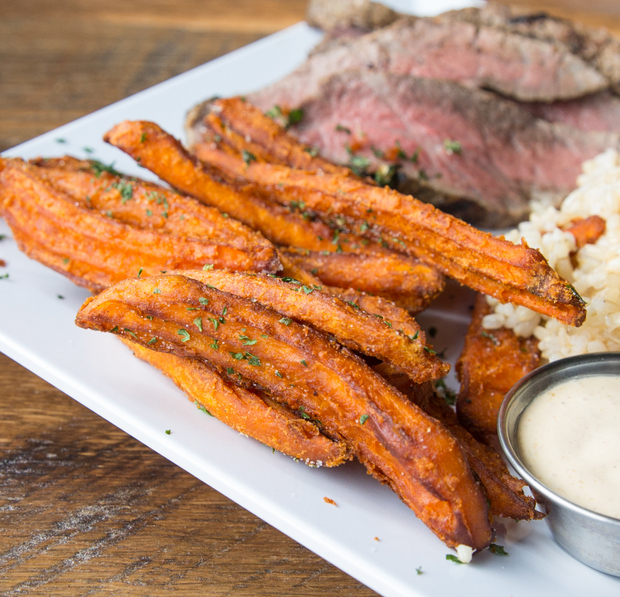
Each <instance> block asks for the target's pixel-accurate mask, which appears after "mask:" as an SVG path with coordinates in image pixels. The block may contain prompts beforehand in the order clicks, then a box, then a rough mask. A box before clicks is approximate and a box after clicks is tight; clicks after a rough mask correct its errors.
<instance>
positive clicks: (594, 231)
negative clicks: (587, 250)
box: [564, 216, 605, 249]
mask: <svg viewBox="0 0 620 597" xmlns="http://www.w3.org/2000/svg"><path fill="white" fill-rule="evenodd" d="M564 230H565V231H566V232H570V233H571V234H572V235H573V236H574V237H575V243H576V244H577V248H578V249H581V247H583V246H585V245H587V244H590V243H595V242H596V241H597V240H598V239H599V238H600V237H601V236H602V235H603V234H604V233H605V220H603V218H601V217H600V216H590V217H589V218H579V219H577V220H573V221H572V222H571V225H570V226H568V227H567V228H564Z"/></svg>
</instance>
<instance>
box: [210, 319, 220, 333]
mask: <svg viewBox="0 0 620 597" xmlns="http://www.w3.org/2000/svg"><path fill="white" fill-rule="evenodd" d="M209 321H210V322H211V323H212V324H213V327H214V328H215V329H216V330H217V328H218V327H220V322H219V321H218V320H217V319H215V317H209Z"/></svg>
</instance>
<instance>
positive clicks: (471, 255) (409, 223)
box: [212, 152, 586, 326]
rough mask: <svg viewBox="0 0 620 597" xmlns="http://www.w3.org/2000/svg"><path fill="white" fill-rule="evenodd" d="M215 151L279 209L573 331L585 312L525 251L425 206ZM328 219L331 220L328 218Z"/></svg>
mask: <svg viewBox="0 0 620 597" xmlns="http://www.w3.org/2000/svg"><path fill="white" fill-rule="evenodd" d="M213 153H214V158H213V160H212V163H213V164H214V165H215V166H217V167H218V168H219V169H221V170H223V171H224V172H226V173H227V175H228V176H230V177H233V176H236V177H237V181H238V182H239V183H241V182H242V181H243V182H245V183H247V184H252V185H255V186H256V187H257V188H260V189H262V192H265V191H267V190H268V191H269V194H270V197H271V198H272V199H273V200H275V201H277V202H279V203H283V204H288V203H290V201H291V199H293V200H294V201H298V202H303V203H304V205H305V206H306V207H307V208H308V209H311V210H312V211H313V212H314V213H316V214H318V215H319V216H320V217H322V218H325V219H326V220H328V221H331V220H333V219H334V217H336V218H341V219H343V220H345V221H346V222H347V224H348V227H349V229H351V230H352V231H359V233H361V234H364V235H365V236H368V237H369V238H372V239H373V240H376V241H380V242H381V243H383V244H386V245H388V246H390V247H391V248H392V249H394V250H395V251H400V252H403V253H405V254H408V255H413V256H416V257H418V258H419V259H421V260H422V261H424V262H426V263H428V264H430V265H433V266H434V267H436V268H437V269H439V271H441V272H443V273H444V274H446V275H448V276H450V277H452V278H454V279H455V280H457V281H458V282H460V283H462V284H465V285H467V286H470V287H471V288H473V289H474V290H479V291H481V292H484V293H486V294H489V295H491V296H494V297H495V298H497V299H498V300H500V301H501V302H512V303H516V304H519V305H523V306H525V307H529V308H530V309H532V310H534V311H537V312H539V313H542V314H544V315H547V316H549V317H553V318H555V319H557V320H559V321H561V322H562V323H566V324H570V325H575V326H579V325H581V324H582V323H583V320H584V319H585V313H586V312H585V306H584V303H583V300H582V299H581V297H580V296H579V295H578V294H577V292H576V291H575V289H574V288H573V287H572V286H571V285H570V284H568V283H567V282H566V281H564V280H563V279H562V278H560V277H559V276H558V275H557V273H556V272H555V271H554V270H553V269H551V268H550V267H549V264H548V263H547V261H546V259H545V258H544V257H543V256H542V254H541V253H540V252H539V251H538V250H536V249H531V248H529V247H528V246H526V245H514V244H512V243H510V242H508V241H506V240H504V239H503V238H497V237H494V236H492V235H490V234H488V233H485V232H481V231H479V230H477V229H475V228H473V227H472V226H469V225H468V224H466V223H465V222H463V221H461V220H459V219H458V218H455V217H453V216H450V215H448V214H445V213H443V212H441V211H440V210H438V209H436V208H435V207H433V206H432V205H429V204H426V203H422V202H420V201H417V200H416V199H414V198H413V197H410V196H407V195H402V194H401V193H398V192H397V191H394V190H391V189H388V188H379V187H376V186H373V185H370V184H367V183H365V182H364V181H362V180H360V179H355V178H352V177H350V176H340V175H337V174H324V173H320V175H319V174H315V173H311V172H304V171H302V170H294V169H291V168H287V167H285V166H279V165H274V164H265V163H256V162H251V163H248V164H244V162H243V161H242V160H240V159H238V158H236V157H234V156H231V155H228V154H224V153H222V152H220V153H219V154H217V152H213ZM334 214H336V215H335V216H334Z"/></svg>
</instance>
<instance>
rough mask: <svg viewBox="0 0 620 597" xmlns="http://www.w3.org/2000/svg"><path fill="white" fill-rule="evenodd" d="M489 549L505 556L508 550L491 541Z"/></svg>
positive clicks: (497, 554)
mask: <svg viewBox="0 0 620 597" xmlns="http://www.w3.org/2000/svg"><path fill="white" fill-rule="evenodd" d="M489 551H490V552H491V553H494V554H495V555H496V556H507V555H509V554H508V552H507V551H506V550H505V549H504V547H503V545H497V543H491V545H489Z"/></svg>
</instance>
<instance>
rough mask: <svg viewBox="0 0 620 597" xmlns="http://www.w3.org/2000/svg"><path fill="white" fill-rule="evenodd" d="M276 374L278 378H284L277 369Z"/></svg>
mask: <svg viewBox="0 0 620 597" xmlns="http://www.w3.org/2000/svg"><path fill="white" fill-rule="evenodd" d="M275 373H276V375H277V376H278V377H282V373H280V372H279V371H278V370H277V369H276V371H275Z"/></svg>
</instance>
